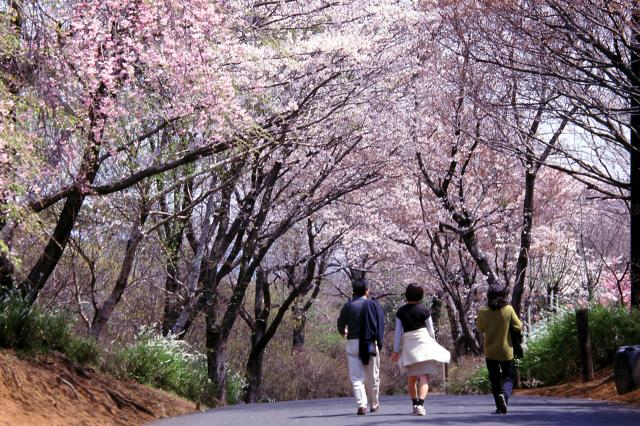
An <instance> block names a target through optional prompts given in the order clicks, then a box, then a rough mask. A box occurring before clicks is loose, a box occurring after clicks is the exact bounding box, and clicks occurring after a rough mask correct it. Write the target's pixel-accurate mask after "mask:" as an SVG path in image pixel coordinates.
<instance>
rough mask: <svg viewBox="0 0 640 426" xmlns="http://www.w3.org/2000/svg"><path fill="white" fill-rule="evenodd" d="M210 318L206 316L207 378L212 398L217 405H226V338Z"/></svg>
mask: <svg viewBox="0 0 640 426" xmlns="http://www.w3.org/2000/svg"><path fill="white" fill-rule="evenodd" d="M207 308H208V307H207ZM207 310H208V309H207ZM210 318H211V316H210V315H207V321H206V322H207V327H206V328H207V330H206V345H207V376H208V377H209V380H211V383H213V385H214V390H213V392H214V394H213V397H214V398H215V399H216V400H217V403H219V404H222V405H224V404H226V403H227V368H226V366H225V349H226V338H223V336H222V333H221V330H220V327H218V326H217V325H216V324H211V321H210Z"/></svg>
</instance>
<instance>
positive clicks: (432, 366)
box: [391, 284, 451, 416]
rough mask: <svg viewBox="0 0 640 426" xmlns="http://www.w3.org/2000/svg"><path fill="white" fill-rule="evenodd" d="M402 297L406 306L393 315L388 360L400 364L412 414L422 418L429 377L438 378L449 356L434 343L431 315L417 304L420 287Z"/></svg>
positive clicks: (412, 287) (421, 291)
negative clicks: (393, 325)
mask: <svg viewBox="0 0 640 426" xmlns="http://www.w3.org/2000/svg"><path fill="white" fill-rule="evenodd" d="M405 297H406V299H407V304H406V305H404V306H402V307H401V308H400V309H398V312H396V333H395V338H394V340H393V354H392V355H391V360H392V361H399V365H400V369H401V370H402V371H403V372H404V373H405V374H406V375H407V388H408V390H409V396H410V397H411V402H412V403H413V414H414V415H416V416H424V415H425V409H424V400H425V398H426V397H427V392H429V376H431V375H438V374H441V372H442V363H443V362H446V363H449V361H450V360H451V354H450V353H449V351H448V350H446V349H445V348H443V347H442V346H440V345H439V344H438V343H437V342H436V340H435V333H434V331H433V321H432V320H431V312H429V309H427V307H426V306H425V305H423V304H422V303H420V301H421V300H422V298H423V297H424V290H423V289H422V287H420V286H419V285H417V284H409V285H408V286H407V290H406V291H405ZM401 342H402V352H400V344H401Z"/></svg>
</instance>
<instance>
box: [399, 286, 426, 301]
mask: <svg viewBox="0 0 640 426" xmlns="http://www.w3.org/2000/svg"><path fill="white" fill-rule="evenodd" d="M404 296H405V297H406V298H407V302H419V301H421V300H422V298H423V297H424V290H423V289H422V287H420V286H419V285H418V284H413V283H412V284H409V285H408V286H407V290H406V291H405V292H404Z"/></svg>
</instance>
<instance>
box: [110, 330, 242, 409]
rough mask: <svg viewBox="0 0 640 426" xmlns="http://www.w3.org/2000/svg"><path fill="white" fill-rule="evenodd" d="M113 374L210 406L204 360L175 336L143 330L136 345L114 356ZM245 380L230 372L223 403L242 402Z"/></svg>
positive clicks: (210, 384)
mask: <svg viewBox="0 0 640 426" xmlns="http://www.w3.org/2000/svg"><path fill="white" fill-rule="evenodd" d="M116 358H117V360H116V362H115V370H116V371H117V372H118V375H119V376H120V377H124V378H128V379H133V380H136V381H139V382H140V383H144V384H148V385H150V386H154V387H157V388H161V389H164V390H167V391H170V392H174V393H176V394H177V395H180V396H182V397H185V398H188V399H190V400H192V401H196V402H200V403H203V404H205V405H211V404H212V399H211V395H212V394H213V384H212V383H211V381H210V380H209V378H208V377H207V359H206V356H205V355H204V354H202V353H200V352H198V351H197V350H195V349H194V348H193V347H191V346H190V345H189V344H188V343H187V342H185V341H182V340H179V339H177V338H176V337H175V336H167V337H164V336H162V335H160V334H158V333H156V332H155V331H154V330H153V328H151V327H149V328H143V329H142V330H141V331H140V333H138V336H137V337H136V342H135V343H134V344H133V345H131V346H129V347H127V348H125V349H123V350H121V351H120V352H119V354H118V355H117V357H116ZM245 386H246V380H245V378H244V376H242V375H241V374H240V373H238V372H235V371H230V372H229V375H228V379H227V402H228V403H229V404H235V403H237V402H238V401H239V400H240V399H241V398H242V393H243V391H244V387H245Z"/></svg>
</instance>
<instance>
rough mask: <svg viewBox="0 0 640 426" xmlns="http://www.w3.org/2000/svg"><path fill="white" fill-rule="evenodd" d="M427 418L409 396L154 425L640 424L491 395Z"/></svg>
mask: <svg viewBox="0 0 640 426" xmlns="http://www.w3.org/2000/svg"><path fill="white" fill-rule="evenodd" d="M425 408H426V410H427V415H426V416H425V417H416V416H412V415H411V414H410V412H411V405H410V402H409V401H408V400H407V398H406V397H400V396H386V397H382V398H381V409H380V411H379V412H376V413H367V414H366V415H365V416H356V415H355V412H356V409H355V404H354V402H353V400H352V398H337V399H317V400H313V401H291V402H280V403H273V404H251V405H236V406H232V407H225V408H218V409H214V410H210V411H207V412H205V413H197V414H190V415H186V416H181V417H175V418H172V419H164V420H161V421H158V422H155V423H153V425H154V426H156V425H157V426H199V425H215V426H223V425H232V426H245V425H246V426H252V425H258V426H287V425H318V426H319V425H322V426H334V425H335V426H338V425H360V424H362V425H416V424H430V425H478V424H481V425H502V426H512V425H562V426H567V425H580V426H585V425H617V426H623V425H634V426H638V425H640V409H636V408H630V407H628V406H622V405H618V404H609V403H605V402H601V401H589V400H580V399H559V398H546V397H520V396H516V397H514V398H513V400H512V403H511V404H510V405H509V414H507V415H506V416H505V415H496V414H491V413H492V411H494V410H495V408H494V407H493V406H492V401H491V397H489V396H449V395H430V396H429V397H428V398H427V401H426V403H425Z"/></svg>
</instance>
